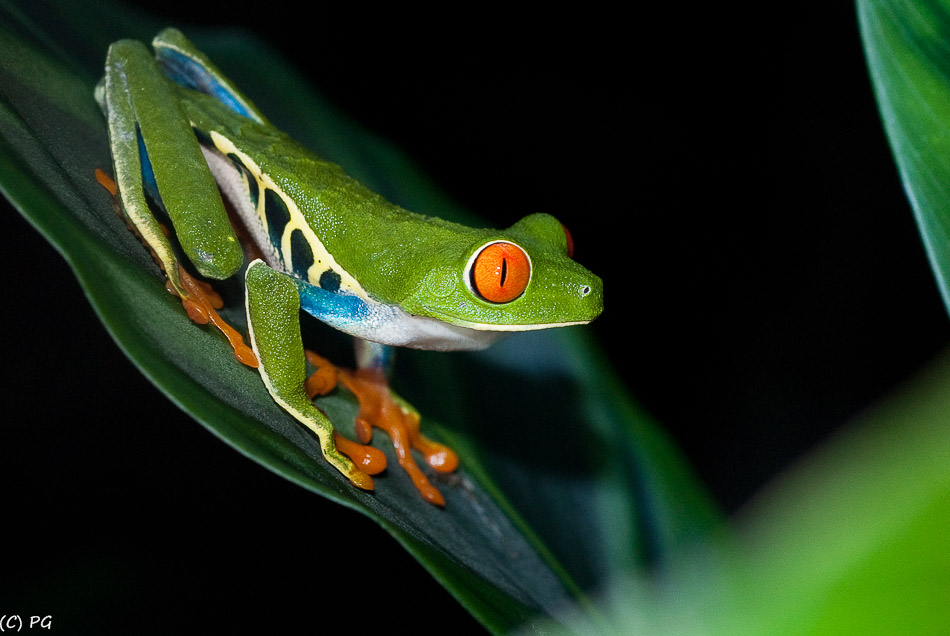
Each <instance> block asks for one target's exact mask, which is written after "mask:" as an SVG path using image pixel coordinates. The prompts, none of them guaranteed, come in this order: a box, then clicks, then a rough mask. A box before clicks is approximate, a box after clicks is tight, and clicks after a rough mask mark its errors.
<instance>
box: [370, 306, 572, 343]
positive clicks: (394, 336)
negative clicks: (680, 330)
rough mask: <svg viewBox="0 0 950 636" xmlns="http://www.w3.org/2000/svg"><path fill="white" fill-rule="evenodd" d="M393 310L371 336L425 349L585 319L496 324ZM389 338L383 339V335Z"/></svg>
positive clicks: (492, 339)
mask: <svg viewBox="0 0 950 636" xmlns="http://www.w3.org/2000/svg"><path fill="white" fill-rule="evenodd" d="M390 309H392V310H393V314H392V316H391V320H389V321H387V322H386V323H385V324H384V323H378V324H377V329H378V330H379V333H374V334H373V337H372V338H371V339H372V340H374V341H377V342H382V343H383V344H390V345H394V346H400V347H409V348H413V349H428V350H434V351H476V350H480V349H484V348H486V347H488V346H489V345H491V344H493V343H495V342H497V341H498V340H500V339H501V338H503V337H504V336H505V335H507V334H510V333H518V332H524V331H538V330H540V329H553V328H555V327H570V326H574V325H585V324H587V323H589V322H590V321H589V320H580V321H575V322H560V323H539V324H530V325H496V324H480V323H473V322H466V321H459V320H458V319H457V318H452V320H453V321H454V322H448V321H447V320H448V317H447V319H446V320H440V319H439V318H438V317H428V316H414V315H411V314H408V313H406V312H405V311H403V310H401V309H398V308H390ZM387 337H388V338H389V341H388V342H387V341H384V340H383V338H387Z"/></svg>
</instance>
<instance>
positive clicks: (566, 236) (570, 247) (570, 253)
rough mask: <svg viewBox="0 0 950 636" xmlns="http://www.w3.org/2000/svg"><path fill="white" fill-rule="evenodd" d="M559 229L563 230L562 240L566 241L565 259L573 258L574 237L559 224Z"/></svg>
mask: <svg viewBox="0 0 950 636" xmlns="http://www.w3.org/2000/svg"><path fill="white" fill-rule="evenodd" d="M561 227H562V228H564V239H565V240H566V241H567V248H566V249H567V257H568V258H574V237H573V236H571V231H570V230H569V229H567V226H566V225H564V224H563V223H561Z"/></svg>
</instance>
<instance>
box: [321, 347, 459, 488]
mask: <svg viewBox="0 0 950 636" xmlns="http://www.w3.org/2000/svg"><path fill="white" fill-rule="evenodd" d="M306 355H307V359H308V361H309V362H310V363H311V364H312V365H313V366H315V367H317V371H316V372H315V373H314V374H313V375H312V376H311V377H310V378H308V380H307V391H308V393H309V394H310V395H311V396H313V395H316V394H323V393H326V392H327V391H329V390H330V389H332V388H333V387H334V386H335V384H336V381H337V380H339V381H340V382H342V383H343V385H344V386H345V387H346V388H347V389H348V390H349V391H350V392H351V393H353V395H355V396H356V398H357V400H358V401H359V404H360V411H359V415H358V416H357V418H356V435H357V437H358V438H359V441H360V442H362V443H363V444H368V443H369V442H370V438H371V436H372V428H373V427H374V426H375V427H377V428H380V429H382V430H383V431H385V433H386V434H387V435H388V436H389V438H390V441H391V442H392V445H393V448H394V449H395V451H396V456H397V458H398V460H399V465H400V466H401V467H402V469H403V470H404V471H406V474H408V475H409V477H410V479H412V483H413V485H414V486H415V487H416V489H417V490H418V491H419V494H420V495H422V498H423V499H425V500H426V501H428V502H429V503H433V504H435V505H438V506H443V505H445V498H444V497H443V496H442V493H441V492H439V490H438V489H437V488H436V487H435V486H433V485H432V484H431V483H430V481H429V479H428V478H427V477H426V475H425V473H423V472H422V470H421V469H420V468H419V466H418V465H417V464H416V462H415V459H414V458H413V457H412V450H413V449H416V450H418V451H419V452H420V453H421V454H422V455H423V457H425V460H426V463H428V464H429V466H431V467H432V469H433V470H436V471H438V472H440V473H450V472H452V471H454V470H455V469H456V468H457V467H458V462H459V460H458V455H456V453H455V452H454V451H453V450H452V449H450V448H449V447H448V446H445V445H444V444H439V443H438V442H434V441H432V440H430V439H428V438H427V437H425V436H424V435H423V434H422V432H421V430H420V426H419V425H420V417H419V412H418V411H417V410H416V409H415V408H413V407H412V405H410V404H409V403H408V402H406V401H405V400H404V399H402V398H401V397H399V396H398V395H396V394H395V393H394V392H393V391H392V390H391V389H390V388H389V382H388V379H387V370H388V368H389V366H390V364H389V363H390V361H391V357H392V351H391V349H390V348H389V347H387V346H386V345H381V344H377V343H374V342H369V341H367V340H361V339H357V340H356V359H357V365H358V368H357V369H356V370H350V369H343V368H340V367H336V366H334V365H333V364H332V363H330V362H329V361H328V360H326V359H325V358H322V357H320V356H318V355H317V354H315V353H313V352H312V351H307V352H306Z"/></svg>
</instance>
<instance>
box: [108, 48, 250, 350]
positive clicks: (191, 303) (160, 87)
mask: <svg viewBox="0 0 950 636" xmlns="http://www.w3.org/2000/svg"><path fill="white" fill-rule="evenodd" d="M96 99H97V100H98V101H99V103H100V105H101V106H102V108H103V110H104V112H105V113H106V119H107V124H108V129H109V143H110V147H111V151H112V157H113V169H114V174H115V182H114V184H113V186H112V187H109V185H108V184H107V183H105V182H104V178H103V177H104V176H105V175H104V173H103V174H101V175H97V178H98V179H99V182H100V183H102V184H103V185H104V186H105V187H107V189H109V190H110V192H112V193H113V196H116V197H117V198H118V199H119V202H120V208H121V210H122V212H123V214H124V215H125V218H126V220H127V221H128V223H129V225H130V227H131V228H132V229H133V230H134V231H135V233H136V234H137V235H138V236H139V238H140V239H141V240H142V242H143V243H145V245H146V246H147V247H148V248H149V249H150V250H151V252H152V254H153V256H154V258H155V260H156V262H157V263H158V264H159V266H160V267H161V269H162V270H163V271H164V273H165V275H166V276H167V277H168V287H169V290H170V291H172V292H173V293H174V294H176V295H177V296H179V297H180V298H181V300H182V304H183V305H184V307H185V309H186V311H187V312H188V315H189V317H190V318H191V319H192V320H194V321H196V322H200V323H207V322H211V323H212V324H214V325H215V326H216V327H218V329H219V330H221V331H222V333H223V334H224V335H225V336H226V337H227V338H228V340H229V341H230V342H231V344H232V346H233V348H234V352H235V356H236V357H237V358H238V360H240V361H241V362H243V363H245V364H248V365H250V366H256V358H255V357H254V355H253V352H251V350H250V349H249V348H248V347H247V345H245V344H244V342H243V339H242V338H241V337H240V335H239V334H238V333H237V332H236V331H235V330H234V329H233V328H231V327H230V325H228V324H227V323H226V322H225V321H224V320H223V319H222V318H221V317H220V315H218V313H217V311H216V309H219V308H220V298H219V297H217V294H214V293H213V292H211V291H210V288H209V287H208V286H207V285H206V284H204V283H201V282H199V281H197V280H195V279H194V278H192V277H191V276H190V275H189V274H188V273H187V271H186V270H185V268H184V267H182V265H181V263H180V262H179V260H178V257H177V256H176V254H175V251H174V249H173V248H172V245H171V242H170V241H169V240H168V237H167V236H166V234H165V228H164V226H163V225H162V224H161V223H160V222H159V221H158V220H157V219H156V218H155V215H154V213H153V212H152V209H151V207H150V206H149V203H148V201H147V199H146V192H148V194H149V196H150V197H151V198H152V199H153V200H154V201H156V202H157V203H158V204H160V205H161V206H162V207H163V208H164V209H165V211H166V212H167V213H168V216H169V218H170V219H171V221H172V224H173V226H174V229H175V233H176V236H177V237H178V238H179V241H180V244H181V247H182V249H183V251H184V252H185V254H186V255H187V256H188V258H189V260H191V262H192V263H193V264H194V265H195V267H197V268H198V271H199V272H201V273H202V274H203V275H205V276H209V277H212V278H218V279H222V278H227V277H229V276H231V275H233V274H234V273H235V272H236V271H237V270H238V269H239V268H240V266H241V264H242V262H243V259H244V254H243V252H242V250H241V246H240V244H239V243H238V240H237V238H236V237H235V235H234V232H233V230H232V229H231V226H230V224H229V222H228V219H227V214H226V212H225V210H224V205H223V203H222V201H221V197H220V194H219V193H218V189H217V185H216V184H215V182H214V178H213V177H212V176H211V173H210V171H209V170H208V166H207V164H206V162H205V160H204V156H203V155H202V153H201V150H200V148H199V146H198V142H197V140H196V139H195V136H194V133H193V132H192V130H191V125H190V124H189V122H188V120H187V119H186V118H185V117H184V115H183V114H182V112H181V109H180V108H179V106H178V103H177V101H176V100H175V98H174V97H172V96H171V95H169V92H168V87H167V82H166V80H165V79H164V78H163V77H162V75H161V72H160V71H159V70H158V67H157V66H156V64H155V61H154V60H153V59H152V57H151V55H150V54H149V52H148V50H147V49H146V48H145V46H144V45H143V44H141V43H140V42H135V41H132V40H120V41H119V42H116V43H114V44H113V45H112V46H111V47H110V48H109V53H108V56H107V58H106V69H105V75H104V77H103V79H102V81H101V82H100V83H99V85H98V86H97V87H96Z"/></svg>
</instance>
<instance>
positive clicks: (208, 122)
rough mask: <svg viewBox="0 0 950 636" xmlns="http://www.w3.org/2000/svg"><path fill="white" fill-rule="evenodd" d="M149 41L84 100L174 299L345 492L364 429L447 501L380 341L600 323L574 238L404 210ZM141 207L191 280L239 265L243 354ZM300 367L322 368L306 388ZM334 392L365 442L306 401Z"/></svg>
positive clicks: (168, 48) (113, 55)
mask: <svg viewBox="0 0 950 636" xmlns="http://www.w3.org/2000/svg"><path fill="white" fill-rule="evenodd" d="M152 46H153V48H154V54H152V53H150V52H149V50H148V49H147V48H146V46H145V45H144V44H142V43H140V42H136V41H132V40H121V41H118V42H116V43H114V44H112V46H111V47H110V48H109V52H108V56H107V59H106V66H105V74H104V77H103V79H102V81H100V83H99V85H98V86H97V87H96V98H97V101H98V102H99V104H100V106H101V107H102V109H103V112H104V113H105V116H106V119H107V123H108V129H109V138H110V146H111V151H112V157H113V170H114V181H113V180H112V179H110V178H109V177H108V176H106V175H105V174H104V173H101V172H100V173H99V174H98V176H99V179H100V182H101V183H103V185H105V186H106V187H109V188H110V189H111V190H112V192H113V195H114V196H115V197H116V199H117V200H118V201H119V203H120V207H121V210H122V212H123V213H124V215H125V217H126V219H127V222H128V223H129V225H130V227H131V228H132V229H133V230H134V231H135V232H136V233H137V234H138V235H139V237H140V238H141V240H142V241H143V243H145V245H146V246H147V247H148V248H149V249H150V250H151V251H152V253H153V254H154V256H155V259H156V261H157V262H158V264H159V265H160V266H161V268H162V269H163V270H164V272H165V275H166V276H167V279H168V283H167V287H168V289H169V291H171V292H172V293H173V294H176V295H177V296H178V297H180V298H181V300H182V303H183V305H184V307H185V309H186V310H187V312H188V315H189V316H190V317H191V318H192V320H194V321H196V322H200V323H207V322H211V323H213V324H214V325H215V326H217V327H218V328H219V329H220V330H221V332H222V333H223V334H224V335H225V336H226V337H227V338H228V340H229V341H230V343H231V345H232V347H233V348H234V352H235V356H236V357H237V359H238V360H239V361H240V362H242V363H244V364H247V365H249V366H252V367H256V368H257V369H258V370H259V372H260V376H261V378H262V379H263V382H264V385H265V386H266V387H267V390H268V391H269V392H270V395H271V396H272V397H273V399H274V400H275V401H276V402H277V403H278V404H279V405H280V406H281V407H282V408H283V409H284V410H286V411H287V412H288V413H289V414H290V415H292V416H293V417H294V418H296V419H297V420H298V421H299V422H300V423H301V424H303V425H304V426H306V427H307V428H308V429H310V430H311V431H312V432H313V433H314V434H315V435H316V436H317V437H318V438H319V441H320V446H321V450H322V453H323V456H324V458H325V459H326V461H327V462H329V463H330V464H331V465H332V466H333V467H334V468H336V469H337V470H338V471H339V472H340V473H342V474H343V475H344V476H346V478H347V479H349V480H350V481H351V482H352V483H353V484H355V485H356V486H358V487H360V488H363V489H367V490H371V489H372V488H373V479H372V477H371V476H370V475H371V474H376V473H378V472H379V471H381V470H383V469H384V468H385V465H386V459H385V455H383V454H382V453H381V452H380V451H378V450H377V449H375V448H372V447H370V446H366V444H368V443H369V441H370V433H371V430H372V427H373V426H376V427H380V428H382V429H384V430H385V431H386V432H387V433H388V435H389V436H390V438H391V440H392V442H393V445H394V447H395V450H396V454H397V457H398V459H399V463H400V465H401V466H402V467H403V468H404V469H405V470H406V472H407V473H408V474H409V475H410V477H411V478H412V480H413V482H414V484H415V485H416V488H417V489H418V490H419V492H420V494H421V495H422V496H423V497H424V498H425V499H426V500H427V501H430V502H432V503H434V504H437V505H443V504H444V497H443V496H442V494H441V493H440V492H439V490H438V489H436V488H435V487H434V486H432V484H431V483H430V482H429V480H428V479H427V477H426V475H425V474H424V472H423V471H422V470H421V469H420V468H419V467H418V465H417V464H416V462H415V461H414V459H413V457H412V454H411V449H416V450H418V451H420V452H421V454H422V455H423V456H424V457H425V461H426V462H427V463H428V464H429V466H430V467H431V468H432V469H434V470H436V471H443V472H450V471H452V470H454V469H455V467H456V465H457V464H458V458H457V457H456V455H455V453H454V452H453V451H452V450H451V449H449V448H447V447H446V446H444V445H441V444H438V443H435V442H433V441H431V440H429V439H427V438H426V437H424V436H423V435H422V434H421V433H420V431H419V414H418V413H417V412H416V411H415V410H414V409H413V408H412V407H411V406H410V405H409V404H407V403H406V402H405V401H404V400H402V399H400V398H399V397H398V396H396V395H394V394H393V393H392V392H390V390H389V388H388V382H387V370H388V368H389V366H390V365H389V362H390V357H391V352H390V351H391V350H390V347H393V346H401V347H416V348H422V349H435V350H445V351H448V350H471V349H480V348H482V347H485V346H487V345H489V344H490V343H492V342H493V341H495V340H496V339H497V338H498V337H499V336H501V335H504V334H506V333H511V332H517V331H527V330H532V329H546V328H549V327H562V326H567V325H579V324H584V323H587V322H589V321H591V320H593V319H594V318H596V317H597V316H598V315H599V314H600V312H601V309H602V306H603V292H602V283H601V281H600V279H599V278H598V277H597V276H595V275H593V274H591V273H590V272H589V271H587V270H586V269H584V268H583V267H581V266H580V265H578V264H577V263H575V262H574V261H573V260H572V259H571V256H572V254H571V252H572V249H573V245H572V241H571V237H570V234H568V233H567V231H566V229H565V228H564V227H563V226H562V225H561V224H560V223H559V222H558V221H557V220H555V219H554V218H553V217H551V216H548V215H545V214H532V215H530V216H527V217H525V218H523V219H521V220H520V221H518V222H517V223H515V224H514V225H513V226H511V227H510V228H508V229H507V230H491V229H476V228H471V227H465V226H462V225H458V224H455V223H450V222H447V221H443V220H440V219H437V218H432V217H428V216H423V215H421V214H416V213H412V212H409V211H407V210H404V209H402V208H400V207H398V206H396V205H394V204H392V203H389V202H388V201H386V200H384V199H383V198H382V197H381V196H379V195H378V194H376V193H374V192H372V191H370V190H369V189H367V188H366V187H365V186H363V185H361V184H360V183H358V182H357V181H355V180H354V179H352V178H350V177H349V176H347V175H346V174H345V173H344V171H343V170H342V169H341V168H340V167H339V166H337V165H335V164H332V163H329V162H327V161H324V160H322V159H320V158H318V157H316V156H314V155H313V154H312V153H310V152H309V151H307V150H306V149H304V148H303V147H301V146H300V145H299V144H297V143H295V142H294V141H293V140H292V139H290V138H289V137H288V136H287V135H285V134H284V133H282V132H280V131H278V130H277V129H276V128H274V127H273V126H272V125H271V124H270V123H268V121H267V120H266V119H265V117H264V116H263V115H262V114H261V113H260V112H259V111H258V109H257V108H256V107H255V106H254V105H253V104H252V103H251V102H250V101H249V100H248V99H247V98H246V97H245V96H244V95H242V94H241V93H240V92H239V91H238V90H237V89H236V88H235V87H234V86H233V85H232V83H231V82H230V81H229V80H228V79H227V78H225V77H224V76H223V75H222V74H221V73H220V72H219V71H218V70H217V69H216V68H215V66H214V65H213V64H212V63H211V62H210V61H209V60H208V59H207V58H206V56H205V55H204V54H202V53H201V52H200V51H198V50H197V49H196V48H195V47H194V46H193V45H192V44H191V43H190V42H189V41H188V40H187V39H186V38H185V37H184V36H183V35H182V34H181V33H180V32H178V31H176V30H174V29H166V30H165V31H162V32H161V33H160V34H159V35H158V36H156V37H155V39H154V40H153V42H152ZM222 195H223V197H224V198H225V199H227V201H228V202H229V204H230V206H231V207H232V208H233V210H234V212H235V213H236V216H237V217H238V219H239V224H238V225H239V226H242V227H238V228H237V229H236V227H235V226H233V225H232V222H231V221H229V216H228V214H227V211H226V209H225V206H224V203H223V201H222ZM153 206H155V207H157V208H158V209H160V210H162V209H163V210H164V212H163V214H165V215H167V218H168V219H169V220H170V221H171V224H172V226H173V231H174V237H175V238H176V239H177V243H178V244H179V245H180V251H181V252H183V253H184V255H185V256H186V257H187V261H189V262H190V263H191V264H192V265H193V266H194V267H195V268H196V269H197V271H198V273H199V274H201V275H202V276H203V277H206V278H212V279H225V278H228V277H231V276H235V275H237V274H238V273H239V272H240V271H241V269H242V267H243V265H244V262H245V255H247V259H248V260H249V261H250V263H249V265H248V266H247V268H246V270H245V275H244V281H245V286H244V288H245V291H246V310H247V322H248V332H249V333H248V339H249V341H250V347H248V345H247V344H245V342H244V340H243V338H242V337H241V335H240V334H239V333H238V332H237V331H236V330H235V329H233V328H232V327H231V326H230V325H228V324H227V323H225V322H224V321H223V320H222V319H221V317H220V316H219V315H218V313H217V312H216V309H217V308H220V297H218V296H217V295H216V294H215V293H214V292H213V291H212V290H211V288H210V287H209V285H208V284H207V283H205V282H201V281H199V280H197V279H196V278H194V277H192V276H191V275H190V274H189V273H188V271H187V270H186V269H185V267H184V266H183V264H182V263H183V259H180V258H179V256H178V254H179V252H177V251H176V249H177V248H173V247H172V241H170V240H169V238H168V237H167V236H166V234H165V233H164V231H165V228H164V226H163V225H162V224H161V223H160V222H159V220H158V218H157V217H156V215H155V212H154V211H153V210H154V209H155V207H153ZM239 236H244V237H245V239H244V240H239V238H238V237H239ZM301 309H303V310H304V311H306V312H307V313H309V314H311V315H312V316H315V317H316V318H318V319H319V320H321V321H323V322H324V323H326V324H327V325H329V326H331V327H334V328H336V329H339V330H341V331H343V332H345V333H347V334H350V335H352V336H353V337H354V338H355V342H356V352H357V369H355V370H348V369H342V368H337V367H335V366H334V365H332V364H330V363H329V362H328V361H327V360H325V359H323V358H321V357H319V356H317V355H316V354H314V353H312V352H309V351H305V350H304V346H303V342H302V338H301V334H300V322H299V321H300V310H301ZM308 362H309V363H310V364H311V365H312V366H315V367H316V368H317V371H316V372H315V373H313V374H312V375H311V376H310V377H307V363H308ZM339 382H342V383H343V384H344V385H345V386H346V387H347V388H348V389H349V390H351V391H352V392H353V393H354V394H355V395H356V397H357V399H358V400H359V402H360V414H359V416H358V420H357V437H358V438H359V442H360V443H357V442H354V441H351V440H349V439H347V438H345V437H343V436H341V435H339V434H338V433H335V432H334V429H333V426H332V424H331V423H330V421H329V420H328V419H327V417H326V416H325V415H324V414H323V413H322V412H321V411H320V410H318V409H317V408H316V407H315V406H314V404H313V402H312V399H313V397H314V396H315V395H318V394H323V393H326V392H327V391H330V390H332V389H333V388H334V387H335V386H336V385H337V383H339Z"/></svg>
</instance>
